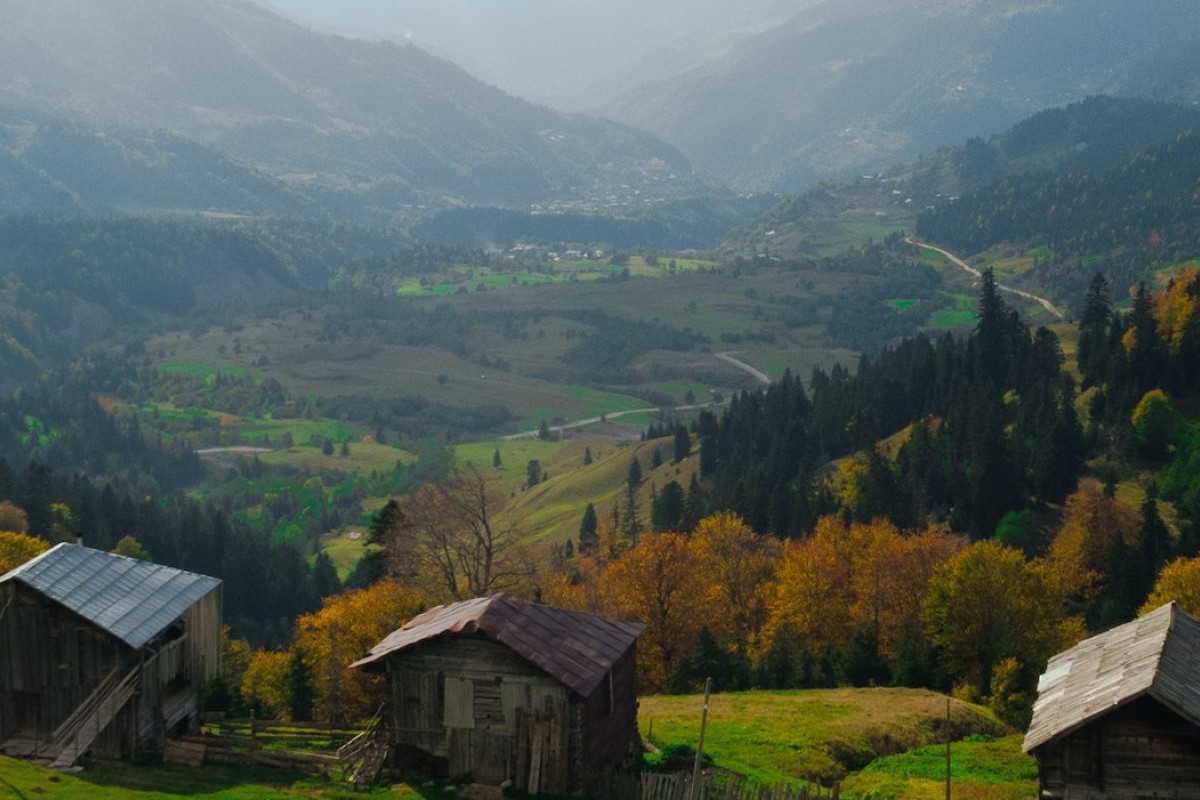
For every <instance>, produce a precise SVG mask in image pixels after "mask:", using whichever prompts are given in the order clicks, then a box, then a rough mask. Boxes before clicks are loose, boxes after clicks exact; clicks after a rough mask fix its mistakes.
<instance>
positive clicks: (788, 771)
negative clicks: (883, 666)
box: [638, 688, 1003, 785]
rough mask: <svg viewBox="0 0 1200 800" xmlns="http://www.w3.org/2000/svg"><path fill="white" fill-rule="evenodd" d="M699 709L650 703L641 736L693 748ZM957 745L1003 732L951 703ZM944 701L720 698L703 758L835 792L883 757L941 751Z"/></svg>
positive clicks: (873, 693)
mask: <svg viewBox="0 0 1200 800" xmlns="http://www.w3.org/2000/svg"><path fill="white" fill-rule="evenodd" d="M700 704H701V701H700V699H699V698H698V697H694V696H654V697H644V698H642V700H641V708H640V711H639V714H638V721H639V726H640V728H641V732H642V735H643V737H645V738H646V739H647V740H648V741H651V742H653V743H654V744H655V745H656V746H658V747H659V748H665V747H669V746H671V745H679V744H686V745H690V746H693V747H694V746H695V744H696V738H697V733H698V730H699V720H700ZM952 708H953V712H952V720H953V722H952V724H953V728H954V731H955V736H956V738H962V737H965V736H968V735H970V734H977V733H987V734H989V735H995V734H998V733H1001V732H1003V729H1002V727H1001V726H1000V725H999V723H997V722H996V721H995V720H994V718H992V717H991V715H990V714H989V713H988V712H987V711H986V710H984V709H982V708H981V707H978V706H971V705H968V704H965V703H961V702H959V701H957V700H955V701H952ZM945 717H946V697H945V695H940V694H936V693H934V692H929V691H924V690H917V689H890V688H877V689H827V690H810V691H785V692H737V693H730V694H718V695H714V696H713V698H712V702H711V704H710V707H709V716H708V732H707V734H706V739H705V752H706V754H707V755H709V756H711V757H712V759H713V761H714V762H715V764H716V765H717V766H718V767H722V768H725V769H729V770H732V771H734V772H737V773H739V774H742V775H746V776H747V777H749V778H751V779H752V780H756V781H760V782H763V783H767V784H777V783H788V782H791V783H795V782H800V781H814V782H821V783H824V784H825V785H830V784H831V783H832V782H834V781H841V780H843V779H845V777H846V775H847V774H848V773H850V772H853V771H855V770H858V769H861V768H863V767H865V766H866V765H867V764H869V763H870V762H872V761H874V760H875V759H876V758H877V757H879V756H882V755H889V754H895V753H900V752H904V751H906V750H910V749H913V748H917V747H926V746H929V745H933V744H935V743H936V742H937V741H938V740H939V739H940V738H941V737H942V736H943V735H944V734H942V733H940V731H941V730H942V726H944V724H945V723H944V720H945Z"/></svg>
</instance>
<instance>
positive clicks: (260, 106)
mask: <svg viewBox="0 0 1200 800" xmlns="http://www.w3.org/2000/svg"><path fill="white" fill-rule="evenodd" d="M11 5H12V8H11V9H10V10H9V12H8V14H9V17H8V20H6V24H5V26H4V27H3V28H2V29H0V104H3V105H6V106H9V107H11V108H14V109H18V110H20V111H23V112H29V113H37V114H40V115H42V116H47V117H62V118H65V119H69V120H73V121H76V122H79V123H82V124H86V125H88V126H91V127H97V128H114V127H120V128H123V129H129V128H142V129H149V130H154V129H167V130H170V131H172V132H174V133H177V134H179V135H183V136H187V137H189V138H192V139H195V140H196V141H198V142H201V143H203V144H206V145H208V146H211V147H213V148H216V149H217V150H218V151H220V152H221V153H223V154H225V155H227V156H229V157H231V158H233V159H235V160H237V161H239V162H241V163H243V164H246V165H253V166H255V167H258V168H261V169H263V170H266V171H267V172H269V173H270V174H271V175H272V176H273V177H275V178H277V179H279V180H282V181H284V182H286V183H287V184H288V185H289V187H290V188H291V189H293V190H295V191H300V192H304V193H306V194H309V195H311V196H317V197H321V198H322V199H323V200H324V199H327V198H329V197H333V198H335V199H336V198H341V199H342V200H345V199H346V197H347V196H352V197H354V198H361V202H362V204H364V205H366V206H367V207H369V208H371V209H372V210H373V211H374V212H376V213H378V214H386V213H389V212H391V211H392V210H393V209H394V207H395V206H398V205H403V204H420V203H427V202H428V203H438V202H442V201H445V200H454V201H465V202H489V203H497V204H517V205H519V204H528V203H538V202H549V201H551V200H554V199H559V198H563V197H567V198H585V199H586V198H593V197H596V196H600V197H604V196H606V195H609V194H614V195H623V194H624V195H628V196H630V197H632V196H634V192H636V191H638V190H639V189H641V190H645V191H646V192H647V193H653V194H656V195H659V194H664V193H665V194H670V193H672V192H679V191H684V190H690V189H693V188H695V187H697V186H698V185H699V183H698V182H697V181H696V180H695V179H694V178H693V177H692V175H691V170H690V168H689V166H688V164H687V162H686V161H685V160H684V159H683V158H682V156H681V155H680V154H679V153H678V152H677V151H675V150H673V149H672V148H670V147H668V146H665V145H663V144H662V143H660V142H658V141H656V140H655V139H654V138H653V137H651V136H649V135H647V134H644V133H641V132H638V131H634V130H631V129H629V128H625V127H624V126H620V125H617V124H614V123H611V122H607V121H599V120H593V119H590V118H585V117H579V116H569V115H564V114H560V113H558V112H555V111H552V110H550V109H547V108H543V107H538V106H534V105H532V104H529V103H526V102H524V101H520V100H517V99H515V98H513V97H511V96H508V95H506V94H504V93H502V92H500V91H498V90H495V89H492V88H490V87H487V86H485V85H483V84H482V83H480V82H478V81H477V80H475V79H474V78H472V77H470V76H469V75H467V74H466V73H465V72H463V71H462V70H461V69H458V68H457V67H454V66H453V65H451V64H449V63H447V62H445V61H442V60H441V59H438V58H435V57H433V56H431V55H429V54H428V53H425V52H424V51H422V50H420V49H419V48H416V47H411V46H402V45H397V44H392V43H385V42H364V41H359V40H350V39H343V38H339V37H334V36H325V35H321V34H317V33H314V32H312V31H308V30H306V29H304V28H302V27H300V26H299V25H296V24H294V23H291V22H288V21H287V20H284V19H283V18H281V17H278V16H275V15H274V14H271V13H270V12H267V11H264V10H262V9H259V8H257V7H255V6H252V5H250V4H248V3H243V2H238V1H237V0H201V1H200V2H185V1H184V0H156V2H150V0H87V2H84V0H50V2H46V3H36V4H35V3H32V2H29V0H14V2H12V3H11Z"/></svg>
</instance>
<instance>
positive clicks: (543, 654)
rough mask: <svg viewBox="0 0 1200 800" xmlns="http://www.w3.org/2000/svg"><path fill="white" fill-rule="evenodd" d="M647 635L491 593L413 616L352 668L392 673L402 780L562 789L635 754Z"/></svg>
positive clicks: (634, 627)
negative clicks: (420, 776) (435, 778)
mask: <svg viewBox="0 0 1200 800" xmlns="http://www.w3.org/2000/svg"><path fill="white" fill-rule="evenodd" d="M642 628H643V626H642V625H641V624H640V623H635V622H624V621H621V620H616V619H609V618H607V617H601V616H596V615H594V614H586V613H582V612H578V611H568V610H566V609H561V608H553V607H550V606H544V605H539V604H536V603H529V602H526V601H523V600H519V599H517V598H515V597H511V596H509V595H505V594H498V595H495V596H493V597H485V598H480V599H476V600H467V601H464V602H461V603H454V604H451V605H446V606H439V607H437V608H434V609H432V610H430V611H427V612H425V613H424V614H421V615H420V616H417V617H415V618H414V619H413V620H411V621H410V622H409V623H408V624H406V625H405V626H404V627H403V628H400V629H399V630H397V631H395V632H393V633H392V634H391V635H389V636H388V637H387V638H386V639H384V640H383V641H382V642H380V643H379V644H378V645H376V646H375V647H374V648H373V649H372V650H371V652H370V654H369V655H368V656H366V657H365V658H363V659H362V660H360V661H358V662H356V664H355V666H357V667H361V668H362V669H367V670H383V671H385V672H386V674H387V681H388V698H389V709H388V722H389V725H390V728H391V742H392V745H393V750H394V761H393V763H394V766H395V767H396V769H398V770H399V771H400V772H401V773H402V774H412V770H413V769H414V768H416V769H421V770H424V769H428V768H429V767H430V766H432V767H433V769H432V772H433V773H434V774H444V775H449V776H460V775H467V774H470V775H471V776H473V777H474V779H475V780H476V781H478V782H480V783H484V784H491V785H500V784H502V783H505V782H506V781H511V782H512V783H513V785H515V786H516V787H517V788H519V789H522V790H525V791H528V792H529V793H531V794H537V793H539V792H551V793H554V794H567V793H570V792H574V791H578V790H580V789H581V788H583V786H584V783H585V782H586V781H587V780H588V779H589V778H590V777H593V776H598V775H602V774H603V773H604V772H605V770H608V769H610V768H613V767H616V766H618V765H619V764H621V763H623V762H625V761H626V760H627V759H629V758H630V757H631V755H633V754H634V753H636V752H639V750H638V748H639V747H640V740H639V738H638V733H637V702H638V701H637V676H636V668H635V659H636V645H637V638H638V635H639V634H640V633H641V632H642Z"/></svg>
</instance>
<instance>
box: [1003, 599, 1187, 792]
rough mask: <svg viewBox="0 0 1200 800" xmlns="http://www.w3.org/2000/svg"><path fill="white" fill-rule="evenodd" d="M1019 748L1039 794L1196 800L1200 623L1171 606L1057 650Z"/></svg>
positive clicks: (1041, 683) (1041, 684)
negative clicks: (1033, 761)
mask: <svg viewBox="0 0 1200 800" xmlns="http://www.w3.org/2000/svg"><path fill="white" fill-rule="evenodd" d="M1025 751H1026V752H1029V753H1032V754H1033V755H1034V756H1035V757H1036V758H1037V762H1038V774H1039V784H1040V787H1041V796H1042V797H1046V798H1051V797H1061V798H1066V799H1068V800H1074V799H1075V798H1079V800H1092V799H1095V800H1099V799H1100V798H1104V799H1105V800H1149V798H1168V797H1169V798H1177V800H1200V621H1197V620H1196V618H1195V617H1193V616H1191V615H1190V614H1187V613H1186V612H1184V611H1182V610H1181V609H1179V608H1178V607H1176V605H1175V604H1174V603H1171V604H1168V605H1165V606H1163V607H1161V608H1159V609H1157V610H1155V611H1153V612H1151V613H1149V614H1147V615H1145V616H1144V617H1141V618H1140V619H1136V620H1134V621H1133V622H1129V623H1126V624H1125V625H1121V626H1119V627H1116V628H1113V629H1112V630H1110V631H1107V632H1105V633H1102V634H1100V635H1098V636H1093V637H1092V638H1090V639H1087V640H1085V641H1083V642H1080V643H1079V644H1077V645H1076V646H1075V647H1072V648H1071V649H1070V650H1067V651H1065V652H1063V653H1060V654H1059V655H1057V656H1055V657H1054V658H1053V659H1051V660H1050V663H1049V664H1048V665H1047V667H1046V672H1045V673H1044V674H1043V675H1042V677H1041V680H1040V682H1039V683H1038V698H1037V702H1036V703H1035V704H1034V707H1033V721H1032V723H1031V724H1030V727H1029V731H1028V733H1026V735H1025Z"/></svg>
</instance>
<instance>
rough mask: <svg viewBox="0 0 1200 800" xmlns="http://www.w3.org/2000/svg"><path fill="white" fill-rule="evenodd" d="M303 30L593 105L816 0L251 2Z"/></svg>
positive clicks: (529, 92) (553, 99) (546, 101)
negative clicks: (405, 46)
mask: <svg viewBox="0 0 1200 800" xmlns="http://www.w3.org/2000/svg"><path fill="white" fill-rule="evenodd" d="M255 2H258V3H259V4H260V5H263V6H266V7H267V8H270V9H272V10H274V11H276V12H279V13H281V14H283V15H285V16H288V17H291V18H292V19H295V20H297V21H299V22H302V23H305V24H306V25H308V26H309V27H316V28H319V29H321V30H327V31H332V32H336V33H343V34H347V35H361V36H369V37H386V38H392V39H408V40H411V41H412V42H414V43H415V44H417V45H419V46H421V47H423V48H424V49H426V50H429V51H431V52H433V53H435V54H437V55H439V56H442V57H444V58H447V59H448V60H450V61H453V62H454V63H456V64H458V65H459V66H460V67H462V68H464V69H466V70H467V71H468V72H470V73H471V74H473V75H474V76H475V77H477V78H479V79H480V80H483V81H485V82H487V83H490V84H493V85H495V86H499V87H500V88H501V89H504V90H505V91H507V92H509V93H510V94H514V95H517V96H518V97H523V98H525V99H527V100H532V101H534V102H538V103H541V104H543V105H549V106H552V107H554V108H558V109H560V110H563V111H585V110H590V109H594V108H598V107H599V106H601V105H603V104H604V103H606V102H608V101H609V100H611V99H613V97H615V96H617V95H618V94H620V93H621V92H622V91H623V90H626V89H629V88H632V87H633V86H634V85H636V84H637V83H638V82H639V80H640V79H642V78H645V77H665V75H664V72H666V73H669V72H670V71H672V70H678V69H682V68H684V67H687V66H691V65H692V64H694V63H697V62H699V61H702V60H703V59H704V58H705V57H707V56H711V55H713V54H715V53H717V52H719V51H720V50H721V48H722V47H724V46H726V45H727V44H728V43H730V42H731V41H733V39H734V38H735V37H736V35H737V33H738V32H743V31H751V30H761V29H762V28H763V27H765V26H768V25H770V24H773V23H775V22H779V21H782V19H783V18H785V17H786V16H787V14H788V12H789V11H791V10H795V9H798V8H800V7H803V6H805V5H811V4H812V3H813V2H815V0H338V2H336V3H331V2H329V0H255Z"/></svg>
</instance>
